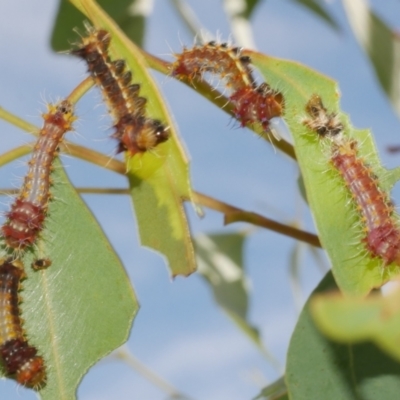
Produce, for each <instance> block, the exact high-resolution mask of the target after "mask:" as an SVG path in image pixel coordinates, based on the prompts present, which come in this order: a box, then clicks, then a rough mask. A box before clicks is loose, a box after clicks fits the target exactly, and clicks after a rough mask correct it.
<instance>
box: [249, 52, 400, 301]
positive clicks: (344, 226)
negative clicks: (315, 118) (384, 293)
mask: <svg viewBox="0 0 400 400" xmlns="http://www.w3.org/2000/svg"><path fill="white" fill-rule="evenodd" d="M248 53H249V54H250V55H251V58H252V60H253V62H254V64H255V65H256V66H257V67H258V68H259V70H260V72H261V73H262V75H263V76H264V77H265V79H266V81H267V82H268V83H269V84H271V86H272V87H273V88H276V89H279V90H280V91H282V92H283V93H284V94H285V113H284V118H285V120H286V122H287V124H288V125H289V128H290V130H291V133H292V136H293V140H294V145H295V151H296V156H297V160H298V163H299V166H300V169H301V173H302V176H303V180H304V185H305V188H306V193H307V200H308V203H309V205H310V208H311V210H312V213H313V216H314V220H315V224H316V226H317V229H318V233H319V236H320V239H321V243H322V245H323V247H324V248H325V249H326V251H327V252H328V255H329V257H330V260H331V262H332V269H333V274H334V276H335V279H336V281H337V283H338V285H339V287H340V288H341V290H343V291H344V292H346V293H348V294H360V295H361V294H366V293H368V292H369V291H370V290H371V288H373V287H378V286H380V285H382V284H383V283H384V282H386V281H387V280H388V279H390V277H392V276H394V275H395V274H397V273H398V270H399V269H398V267H394V266H390V267H386V268H383V267H382V261H381V260H379V259H376V258H375V259H373V258H371V257H370V256H369V255H368V254H367V251H366V249H365V245H364V243H363V242H362V240H363V237H365V234H364V233H363V231H362V229H363V226H362V223H361V221H360V216H359V214H358V212H357V211H356V208H355V205H354V204H353V202H352V200H351V196H350V194H349V192H348V190H347V188H346V187H345V185H344V183H343V181H342V178H341V177H340V176H339V174H338V173H337V171H335V170H334V168H333V167H332V165H331V164H330V162H329V157H330V152H329V148H330V146H329V144H324V143H321V142H323V140H319V139H318V138H317V134H316V133H314V132H312V131H310V130H309V129H308V128H306V126H305V125H304V124H303V119H304V118H305V117H306V111H305V106H306V103H307V101H308V100H309V99H310V98H311V96H312V95H313V94H318V95H319V96H321V98H322V100H323V103H324V105H325V106H326V107H327V109H328V110H329V111H330V112H332V111H336V112H338V113H339V115H340V118H341V120H342V122H343V123H344V125H345V135H347V136H348V137H351V138H354V139H355V140H357V142H358V143H359V154H360V156H361V157H364V158H365V160H366V161H367V162H368V164H369V165H370V166H371V167H372V169H373V171H374V173H375V174H376V175H377V176H378V177H379V178H380V182H381V186H382V188H384V189H385V190H390V189H391V187H392V186H393V184H394V182H395V181H396V179H397V178H398V171H397V170H393V172H391V171H388V170H387V169H385V168H383V166H382V165H381V163H380V160H379V157H378V154H377V151H376V147H375V144H374V141H373V137H372V135H371V133H370V132H369V131H367V130H356V129H354V128H353V127H352V126H351V125H350V122H349V120H348V118H347V116H346V115H345V114H343V113H341V112H340V109H339V104H338V103H339V102H338V100H339V94H338V93H339V91H338V88H337V86H336V83H335V82H334V81H333V80H331V79H329V78H327V77H326V76H324V75H322V74H320V73H318V72H315V71H313V70H311V69H309V68H307V67H305V66H303V65H301V64H298V63H295V62H292V61H285V60H280V59H276V58H272V57H268V56H265V55H262V54H259V53H255V52H254V53H253V52H248Z"/></svg>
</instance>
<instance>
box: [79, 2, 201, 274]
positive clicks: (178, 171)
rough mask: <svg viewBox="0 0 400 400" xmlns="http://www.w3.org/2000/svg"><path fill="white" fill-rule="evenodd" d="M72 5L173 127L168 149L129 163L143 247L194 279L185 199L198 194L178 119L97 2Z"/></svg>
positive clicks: (156, 111) (133, 49)
mask: <svg viewBox="0 0 400 400" xmlns="http://www.w3.org/2000/svg"><path fill="white" fill-rule="evenodd" d="M71 2H72V3H73V4H74V5H75V6H76V7H77V8H78V9H79V10H80V11H82V12H83V13H84V14H85V15H86V16H87V17H88V18H89V19H90V20H91V21H92V23H93V24H94V25H95V26H97V27H102V28H104V29H107V30H108V31H109V32H110V33H111V35H112V43H111V52H112V53H113V55H114V57H115V59H121V58H122V59H124V60H126V62H127V64H128V66H129V68H130V69H131V70H132V71H133V72H134V81H135V82H140V84H141V92H140V94H141V95H143V96H144V97H146V98H147V99H148V100H149V101H148V103H147V110H148V113H149V115H150V116H151V117H153V118H157V119H159V120H161V121H164V122H165V123H166V124H167V125H169V126H170V132H171V138H170V139H169V140H168V141H167V142H166V143H163V144H161V145H159V146H157V149H156V150H154V151H152V152H147V153H145V154H144V155H136V156H135V157H132V158H127V175H128V178H129V182H130V189H131V197H132V201H133V205H134V208H135V212H136V218H137V221H138V225H139V233H140V238H141V242H142V244H143V245H145V246H149V247H151V248H153V249H155V250H157V251H159V252H161V253H162V254H164V255H165V257H166V258H167V260H168V263H169V268H170V270H171V273H172V275H173V276H176V275H179V274H182V275H189V274H191V273H192V272H193V271H195V269H196V264H195V258H194V251H193V245H192V241H191V237H190V231H189V226H188V222H187V219H186V214H185V211H184V208H183V199H188V198H189V199H190V198H191V197H192V193H191V188H190V184H189V167H188V160H187V159H186V156H185V154H184V151H183V148H182V146H181V145H180V143H179V139H178V135H177V133H176V132H175V129H174V126H173V121H172V118H171V117H170V116H169V112H168V110H167V107H166V105H165V103H164V101H163V99H162V97H161V95H160V93H159V91H158V89H157V86H156V84H155V83H154V81H153V79H152V77H151V76H150V74H149V72H148V71H147V66H146V62H145V60H144V58H143V56H142V54H141V52H140V50H139V49H138V48H137V47H136V46H135V45H134V44H133V43H132V42H130V41H129V39H127V38H126V36H125V35H124V34H123V33H122V32H121V30H120V29H119V28H118V26H117V25H116V24H115V23H114V21H112V20H111V19H110V18H109V17H108V16H107V14H105V13H104V11H103V10H101V9H100V8H99V6H98V5H97V4H96V3H95V2H94V1H93V0H71Z"/></svg>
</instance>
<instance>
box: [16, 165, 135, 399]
mask: <svg viewBox="0 0 400 400" xmlns="http://www.w3.org/2000/svg"><path fill="white" fill-rule="evenodd" d="M55 168H56V170H55V172H54V173H53V174H52V178H53V181H54V186H53V187H52V190H51V192H52V195H53V196H54V200H51V201H50V204H49V209H48V217H47V219H46V223H45V229H44V230H43V232H42V235H41V239H40V240H39V242H38V244H37V246H36V247H35V249H34V251H28V252H26V253H25V255H24V257H23V261H24V265H25V269H26V272H27V279H25V280H24V281H23V283H22V290H21V292H20V296H21V299H22V304H21V309H22V315H23V318H24V319H25V324H24V326H25V330H26V333H27V338H28V340H29V342H30V343H31V344H32V345H34V346H36V347H37V349H38V351H39V354H40V355H42V356H43V357H44V360H45V363H46V368H47V375H48V379H47V384H46V386H45V387H44V388H43V389H42V390H41V392H40V394H41V398H42V399H43V400H54V399H59V400H71V399H74V398H75V392H76V388H77V385H78V384H79V382H80V380H81V379H82V376H83V375H84V374H85V373H86V371H87V370H88V369H89V368H90V367H91V366H92V365H93V364H94V363H96V362H97V361H98V360H100V359H101V358H103V357H104V356H105V355H106V354H108V353H110V352H111V351H112V350H114V349H115V348H117V347H119V346H120V345H122V344H123V343H124V342H125V341H126V340H127V338H128V336H129V332H130V328H131V325H132V321H133V318H134V316H135V314H136V313H137V310H138V303H137V301H136V298H135V294H134V292H133V289H132V287H131V284H130V281H129V279H128V276H127V275H126V273H125V270H124V268H123V266H122V265H121V262H120V261H119V259H118V257H117V256H116V254H115V253H114V251H113V249H112V248H111V246H110V244H109V242H108V240H107V238H106V237H105V236H104V233H103V232H102V230H101V228H100V227H99V225H98V223H97V221H96V220H95V219H94V217H93V215H92V214H91V212H90V211H89V210H88V208H87V207H86V205H85V204H84V202H83V201H82V200H81V198H80V197H79V195H78V194H77V193H76V191H75V190H74V188H73V187H72V185H71V183H70V182H69V180H68V178H67V177H66V175H65V173H64V171H63V168H62V166H61V164H60V163H59V162H58V161H56V162H55ZM42 257H48V258H50V259H51V261H52V265H51V266H50V267H49V268H48V269H47V270H43V271H37V272H35V271H33V270H32V269H31V267H30V265H31V262H32V261H33V260H34V259H36V258H42Z"/></svg>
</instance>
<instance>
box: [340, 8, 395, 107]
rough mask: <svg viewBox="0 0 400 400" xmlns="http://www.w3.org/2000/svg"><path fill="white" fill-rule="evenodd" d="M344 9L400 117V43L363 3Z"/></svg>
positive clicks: (390, 30)
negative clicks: (399, 53) (399, 52)
mask: <svg viewBox="0 0 400 400" xmlns="http://www.w3.org/2000/svg"><path fill="white" fill-rule="evenodd" d="M343 4H344V9H345V11H346V14H347V18H348V19H349V22H350V26H351V28H352V29H353V32H354V35H355V37H356V39H357V40H358V42H359V44H360V46H361V47H362V48H363V49H364V51H365V52H366V53H367V55H368V57H369V59H370V61H371V63H372V66H373V68H374V71H375V74H376V76H377V78H378V81H379V83H380V85H381V87H382V89H383V90H384V91H385V92H386V94H387V96H388V97H389V99H390V101H391V102H392V105H393V107H394V108H395V110H396V112H397V113H398V114H400V94H399V90H398V88H399V85H400V80H399V74H398V71H399V68H400V65H399V59H398V56H397V54H398V48H399V46H400V39H399V35H398V33H397V32H395V31H393V29H391V28H390V27H389V26H387V25H386V24H385V22H384V21H383V20H382V19H381V18H379V17H378V16H377V15H376V14H375V13H374V12H373V11H371V10H370V9H369V7H368V3H367V2H365V1H362V0H359V1H353V0H344V1H343Z"/></svg>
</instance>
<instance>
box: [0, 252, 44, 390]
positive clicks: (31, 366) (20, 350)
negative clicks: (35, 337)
mask: <svg viewBox="0 0 400 400" xmlns="http://www.w3.org/2000/svg"><path fill="white" fill-rule="evenodd" d="M24 277H25V273H24V267H23V265H22V263H21V262H20V261H18V260H14V261H12V260H11V259H8V260H4V259H3V260H0V357H1V359H2V361H3V364H4V368H5V371H6V373H7V374H8V375H15V378H16V380H17V382H18V383H20V384H21V385H25V386H29V387H33V388H37V387H40V385H42V384H43V383H44V381H45V379H46V371H45V365H44V361H43V358H42V357H40V356H38V355H37V350H36V348H35V347H33V346H30V345H29V344H28V342H27V341H26V339H25V334H24V330H23V328H22V319H21V317H20V311H19V302H20V298H19V295H18V291H19V289H20V282H21V280H22V279H23V278H24Z"/></svg>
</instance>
